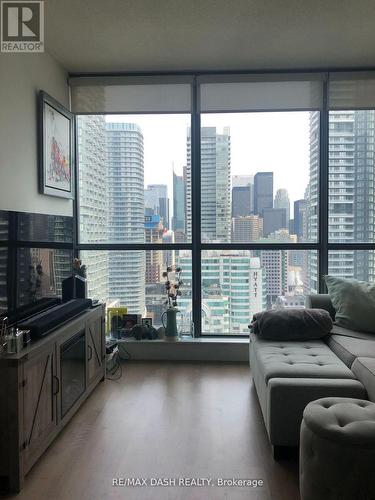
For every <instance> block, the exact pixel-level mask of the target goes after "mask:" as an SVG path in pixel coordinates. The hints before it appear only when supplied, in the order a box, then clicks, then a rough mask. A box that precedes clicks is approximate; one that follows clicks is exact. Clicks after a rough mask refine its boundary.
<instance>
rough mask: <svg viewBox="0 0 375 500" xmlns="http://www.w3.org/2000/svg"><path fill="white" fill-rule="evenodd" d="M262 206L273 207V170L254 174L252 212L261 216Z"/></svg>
mask: <svg viewBox="0 0 375 500" xmlns="http://www.w3.org/2000/svg"><path fill="white" fill-rule="evenodd" d="M264 208H273V172H257V173H256V174H255V176H254V213H255V214H258V215H260V216H262V215H263V209H264Z"/></svg>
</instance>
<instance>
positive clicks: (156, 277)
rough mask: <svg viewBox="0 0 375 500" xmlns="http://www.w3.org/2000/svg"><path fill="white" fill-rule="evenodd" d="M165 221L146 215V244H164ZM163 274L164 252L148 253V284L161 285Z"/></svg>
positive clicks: (153, 251) (151, 251)
mask: <svg viewBox="0 0 375 500" xmlns="http://www.w3.org/2000/svg"><path fill="white" fill-rule="evenodd" d="M163 231H164V228H163V219H162V218H161V216H160V215H145V243H163ZM162 273H163V251H162V250H147V251H146V284H149V283H159V282H160V281H161V277H162Z"/></svg>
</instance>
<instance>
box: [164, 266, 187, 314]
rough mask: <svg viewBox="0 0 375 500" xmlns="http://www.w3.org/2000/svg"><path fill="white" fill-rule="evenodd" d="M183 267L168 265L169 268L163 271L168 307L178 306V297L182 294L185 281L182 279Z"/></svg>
mask: <svg viewBox="0 0 375 500" xmlns="http://www.w3.org/2000/svg"><path fill="white" fill-rule="evenodd" d="M181 273H182V269H181V267H178V266H175V265H173V266H168V267H167V270H166V271H164V272H163V278H165V279H166V281H165V290H166V293H167V300H166V301H165V304H166V305H168V307H177V297H179V296H181V295H182V293H181V290H180V288H181V285H183V281H182V280H181Z"/></svg>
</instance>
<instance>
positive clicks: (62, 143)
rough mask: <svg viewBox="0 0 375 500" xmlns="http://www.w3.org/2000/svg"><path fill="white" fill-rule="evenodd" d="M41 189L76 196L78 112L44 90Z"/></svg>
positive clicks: (40, 97) (40, 133) (41, 99)
mask: <svg viewBox="0 0 375 500" xmlns="http://www.w3.org/2000/svg"><path fill="white" fill-rule="evenodd" d="M38 146H39V165H38V170H39V172H38V178H39V192H40V193H41V194H45V195H49V196H57V197H60V198H69V199H73V198H74V162H75V150H74V149H75V148H74V115H73V113H71V112H70V111H69V110H68V109H66V108H65V107H64V106H62V105H61V104H60V103H59V102H58V101H56V99H54V98H53V97H51V96H50V95H48V94H47V93H46V92H44V91H43V90H41V91H40V92H39V95H38Z"/></svg>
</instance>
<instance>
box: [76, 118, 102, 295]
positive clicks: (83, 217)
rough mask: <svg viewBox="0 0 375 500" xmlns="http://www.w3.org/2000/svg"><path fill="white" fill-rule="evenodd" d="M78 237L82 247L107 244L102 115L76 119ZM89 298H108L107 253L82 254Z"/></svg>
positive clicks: (92, 252) (91, 252)
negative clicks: (84, 244) (77, 123)
mask: <svg viewBox="0 0 375 500" xmlns="http://www.w3.org/2000/svg"><path fill="white" fill-rule="evenodd" d="M78 122H79V128H78V148H79V185H80V198H79V202H80V208H79V210H80V235H81V240H82V242H83V243H107V242H108V155H107V137H106V123H105V118H104V116H102V115H82V116H79V117H78ZM82 261H83V263H84V264H85V265H86V268H87V278H88V287H89V290H88V291H89V296H90V297H95V298H97V299H99V300H103V301H106V300H107V298H108V285H109V280H108V252H107V251H90V252H82Z"/></svg>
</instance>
